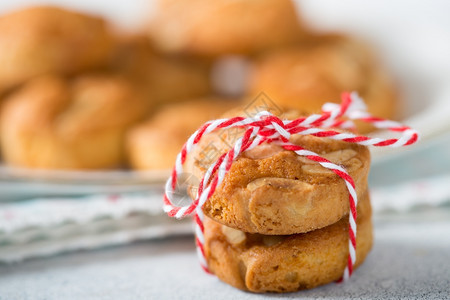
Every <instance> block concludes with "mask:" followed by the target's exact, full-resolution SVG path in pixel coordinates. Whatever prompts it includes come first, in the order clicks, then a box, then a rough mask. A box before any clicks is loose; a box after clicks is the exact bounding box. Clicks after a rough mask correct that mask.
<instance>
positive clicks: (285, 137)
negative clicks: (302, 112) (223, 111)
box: [164, 92, 418, 280]
mask: <svg viewBox="0 0 450 300" xmlns="http://www.w3.org/2000/svg"><path fill="white" fill-rule="evenodd" d="M353 120H361V121H364V122H366V123H370V124H372V125H374V126H375V127H377V128H379V129H386V130H389V131H392V132H398V133H401V136H400V138H396V139H394V138H391V139H381V138H371V137H367V136H361V135H356V134H353V133H349V132H339V131H336V130H333V129H332V128H341V129H349V128H354V124H353ZM229 128H242V129H246V131H245V132H244V134H243V136H242V137H241V138H239V139H238V140H237V142H236V143H235V144H234V146H233V148H231V149H230V150H229V151H228V152H226V153H223V154H222V155H221V156H220V157H219V158H218V159H217V160H216V161H215V162H214V163H213V164H211V166H210V167H209V168H208V170H207V171H206V172H205V174H204V176H203V178H202V180H201V181H200V184H199V188H198V192H197V197H196V198H195V200H194V201H193V202H192V203H191V204H190V205H187V206H176V205H174V200H175V199H172V198H173V195H174V192H175V190H176V184H177V180H178V176H179V175H180V174H182V173H183V164H184V163H185V161H186V157H187V155H188V154H189V153H190V152H191V151H192V149H193V148H194V146H195V145H197V144H198V143H199V142H200V140H201V139H202V137H203V136H204V135H206V134H208V133H211V132H213V131H215V130H218V129H229ZM293 134H300V135H313V136H316V137H320V138H329V139H333V140H340V141H345V142H348V143H355V144H360V145H365V146H369V145H371V146H377V147H387V146H389V147H400V146H407V145H411V144H413V143H415V142H416V141H417V140H418V133H417V132H416V131H415V130H413V129H411V128H410V127H408V126H405V125H402V124H400V123H398V122H395V121H390V120H384V119H381V118H377V117H373V116H371V115H370V114H369V113H368V112H367V110H366V106H365V104H364V102H363V101H362V99H361V98H359V96H358V95H357V94H356V93H355V92H353V93H351V94H350V93H343V94H342V103H341V104H340V105H338V104H335V103H326V104H325V105H324V106H323V107H322V114H320V115H319V114H314V115H311V116H309V117H302V118H298V119H295V120H281V119H279V118H278V117H276V116H274V115H272V114H270V113H269V112H261V113H259V114H257V115H256V116H255V117H250V118H245V117H234V118H230V119H218V120H213V121H209V122H207V123H205V124H204V125H203V126H201V127H200V128H199V129H198V130H197V131H196V132H195V133H194V134H193V135H191V137H190V138H189V139H188V141H187V142H186V143H185V144H184V146H183V148H182V150H181V152H180V153H179V154H178V156H177V159H176V163H175V167H174V168H173V171H172V175H171V177H170V178H169V179H168V180H167V183H166V188H165V195H164V211H165V212H166V213H167V214H168V215H169V216H171V217H176V218H182V217H185V216H188V215H191V214H194V219H195V233H196V244H197V254H198V257H199V260H200V264H201V266H202V268H203V269H204V270H205V271H206V272H209V270H208V265H207V262H206V258H205V251H204V243H205V239H204V227H203V221H204V214H203V211H202V207H203V205H204V204H205V202H206V201H207V200H208V199H209V198H210V197H211V196H212V195H213V194H214V191H215V190H216V188H217V186H219V185H220V184H221V183H222V181H223V179H224V178H225V176H226V174H227V172H228V171H229V170H230V168H231V165H232V164H233V161H234V160H236V158H237V157H238V156H239V155H240V154H241V153H242V152H244V151H247V150H250V149H253V148H254V147H256V146H258V145H260V144H262V143H276V144H278V145H280V146H281V147H283V148H284V149H286V150H290V151H294V152H295V153H297V154H298V155H300V156H304V157H306V158H308V159H310V160H312V161H315V162H317V163H319V164H320V165H321V166H322V167H324V168H326V169H329V170H331V171H333V172H334V173H335V174H337V175H338V176H339V177H340V178H342V179H343V180H344V182H345V184H346V186H347V190H348V193H349V204H350V212H349V230H348V233H349V244H348V245H349V255H348V261H347V266H346V268H345V270H344V274H343V277H342V279H344V280H346V279H348V278H349V277H350V276H351V274H352V271H353V265H354V264H355V261H356V218H357V213H356V206H357V204H358V198H357V195H356V191H355V184H354V181H353V178H352V177H351V176H350V175H349V174H348V173H347V171H346V170H345V169H344V168H342V167H341V166H339V165H336V164H334V163H332V162H330V161H329V160H327V159H325V158H324V157H321V156H320V155H318V154H317V153H314V152H312V151H309V150H307V149H304V148H303V147H301V146H298V145H295V144H292V143H291V142H289V138H290V136H291V135H293Z"/></svg>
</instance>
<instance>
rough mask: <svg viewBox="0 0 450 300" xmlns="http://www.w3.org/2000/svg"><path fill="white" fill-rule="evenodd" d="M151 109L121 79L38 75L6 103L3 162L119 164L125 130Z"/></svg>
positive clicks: (101, 166)
mask: <svg viewBox="0 0 450 300" xmlns="http://www.w3.org/2000/svg"><path fill="white" fill-rule="evenodd" d="M148 110H149V103H148V102H147V101H145V100H144V99H142V98H141V97H140V96H139V95H137V94H136V93H135V92H134V88H133V86H132V85H131V84H129V83H128V82H127V81H125V80H123V79H121V78H116V77H114V76H108V75H90V76H88V75H85V76H83V77H79V78H77V79H72V80H68V79H65V78H62V77H58V76H48V77H39V78H36V79H34V80H31V81H30V82H29V83H27V84H26V85H24V86H23V87H22V88H21V89H19V90H18V91H16V92H14V93H12V94H11V96H10V97H9V98H8V99H6V101H5V103H4V106H3V109H2V112H1V113H2V115H1V126H0V127H1V134H0V136H1V137H0V138H1V146H2V153H3V158H4V161H5V162H6V163H7V164H9V165H13V166H20V167H27V168H40V169H107V168H115V167H120V166H122V165H123V163H124V132H125V130H126V129H127V128H128V127H129V126H131V125H132V124H134V123H135V122H137V121H139V120H140V119H141V118H142V117H144V115H145V114H147V112H148Z"/></svg>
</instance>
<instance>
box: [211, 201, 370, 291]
mask: <svg viewBox="0 0 450 300" xmlns="http://www.w3.org/2000/svg"><path fill="white" fill-rule="evenodd" d="M276 200H277V199H273V201H274V202H276ZM360 201H361V203H360V205H359V206H358V219H357V226H358V227H357V228H358V233H357V237H356V264H355V267H358V266H359V265H361V263H362V262H363V261H364V259H365V258H366V256H367V254H368V253H369V251H370V249H371V247H372V240H373V235H372V220H371V208H370V201H369V196H368V194H367V193H366V194H365V195H364V197H363V198H362V199H360ZM204 225H205V254H206V257H207V262H208V266H209V268H210V270H211V271H212V272H213V273H214V274H216V275H217V277H219V278H220V279H221V280H223V281H224V282H226V283H228V284H230V285H232V286H234V287H236V288H238V289H241V290H246V291H251V292H256V293H263V292H294V291H297V290H302V289H310V288H314V287H317V286H319V285H323V284H327V283H329V282H332V281H335V280H338V279H339V278H340V277H341V276H342V274H343V271H344V269H345V267H346V265H347V257H348V219H347V216H345V217H343V218H342V219H341V220H340V221H338V222H336V223H334V224H332V225H330V226H327V227H325V228H322V229H318V230H314V231H311V232H308V233H303V234H294V235H288V236H273V235H272V236H271V235H260V234H249V233H244V232H242V231H239V230H236V229H232V228H230V227H226V226H224V225H221V224H219V223H217V222H214V221H213V220H211V219H208V218H207V219H206V220H205V224H204Z"/></svg>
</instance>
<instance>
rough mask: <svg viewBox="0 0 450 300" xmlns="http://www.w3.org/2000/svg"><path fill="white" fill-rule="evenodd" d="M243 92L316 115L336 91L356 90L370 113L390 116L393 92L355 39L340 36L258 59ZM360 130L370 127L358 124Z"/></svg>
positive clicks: (337, 97)
mask: <svg viewBox="0 0 450 300" xmlns="http://www.w3.org/2000/svg"><path fill="white" fill-rule="evenodd" d="M249 82H250V84H249V94H251V95H257V94H259V93H261V92H264V93H265V94H266V95H267V96H268V97H269V98H270V99H271V100H272V101H274V102H275V103H276V104H277V105H279V106H280V107H281V108H282V109H286V108H287V109H289V108H290V109H299V110H302V111H304V112H307V113H308V114H310V113H318V112H320V109H321V107H322V105H323V104H324V103H326V102H337V103H340V101H341V97H340V95H341V93H342V92H345V91H348V92H351V91H357V92H358V93H359V94H360V96H361V97H362V98H363V99H364V100H365V102H366V104H367V105H368V110H369V112H371V113H372V114H374V115H376V116H379V117H384V118H392V117H394V113H395V111H396V103H397V102H398V101H397V93H396V90H395V88H394V86H393V82H392V80H391V79H390V78H389V76H388V75H387V74H386V72H385V71H384V70H383V69H382V68H381V67H380V66H379V65H378V64H377V62H376V60H375V58H374V56H373V55H372V53H371V52H370V51H369V50H368V49H367V47H366V46H365V45H364V44H362V43H361V42H359V41H357V40H355V39H353V38H349V37H345V36H340V35H326V36H319V37H317V38H315V39H314V40H312V41H310V42H309V43H304V44H302V45H299V46H296V47H290V48H285V49H280V50H278V51H274V52H273V53H270V54H268V55H267V56H264V57H262V58H261V59H260V60H259V61H258V62H257V63H256V64H255V67H254V69H253V72H252V75H251V76H250V79H249ZM359 129H360V130H361V131H362V132H367V131H370V129H373V127H371V126H369V125H361V124H359Z"/></svg>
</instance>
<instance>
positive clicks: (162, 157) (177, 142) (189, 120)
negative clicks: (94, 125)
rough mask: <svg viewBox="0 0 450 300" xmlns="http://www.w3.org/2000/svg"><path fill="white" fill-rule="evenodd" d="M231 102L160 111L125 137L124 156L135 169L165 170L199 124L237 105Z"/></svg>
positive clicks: (182, 105)
mask: <svg viewBox="0 0 450 300" xmlns="http://www.w3.org/2000/svg"><path fill="white" fill-rule="evenodd" d="M237 103H239V102H237V101H235V100H219V99H214V98H206V99H202V100H193V101H187V102H182V103H177V104H172V105H167V106H164V107H162V108H161V110H160V111H158V112H157V113H156V114H154V115H153V116H152V117H151V118H150V119H149V120H148V121H146V122H144V123H142V124H139V125H137V126H136V127H134V128H132V129H131V130H130V131H129V133H128V134H127V153H128V159H129V161H130V164H131V166H132V167H133V168H135V169H140V170H145V169H156V170H166V169H170V168H172V167H173V164H174V162H175V158H176V156H177V154H178V153H179V152H180V151H181V147H182V146H183V144H184V143H185V142H186V140H187V139H188V138H189V136H190V135H191V134H193V133H194V132H195V130H197V129H198V128H199V127H200V126H201V125H202V124H203V123H205V122H206V121H208V120H211V119H215V118H217V117H218V116H219V115H220V114H222V113H223V112H224V111H226V110H229V109H230V108H232V107H233V106H235V105H238V104H237Z"/></svg>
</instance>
